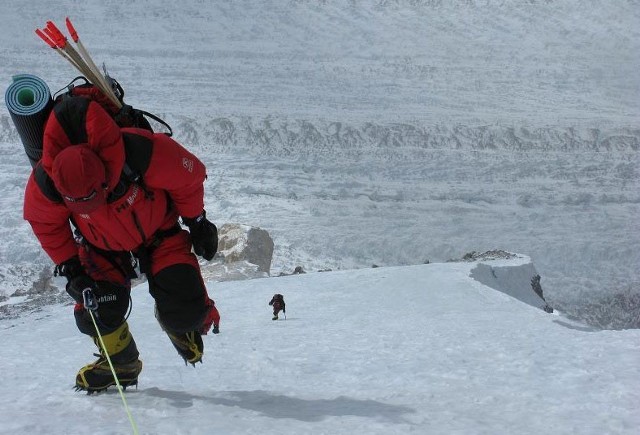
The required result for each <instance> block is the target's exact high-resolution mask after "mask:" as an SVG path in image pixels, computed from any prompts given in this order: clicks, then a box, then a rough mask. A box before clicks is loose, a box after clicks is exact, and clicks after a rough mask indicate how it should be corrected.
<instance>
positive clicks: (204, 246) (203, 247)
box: [182, 210, 218, 260]
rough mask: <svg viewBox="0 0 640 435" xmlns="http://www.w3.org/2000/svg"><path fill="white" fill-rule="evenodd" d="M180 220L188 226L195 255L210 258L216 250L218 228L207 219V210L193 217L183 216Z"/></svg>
mask: <svg viewBox="0 0 640 435" xmlns="http://www.w3.org/2000/svg"><path fill="white" fill-rule="evenodd" d="M182 222H184V224H185V225H186V226H188V227H189V232H190V233H191V243H192V244H193V251H194V252H195V253H196V255H200V256H201V257H204V259H205V260H211V259H212V258H213V256H214V255H216V252H217V251H218V228H216V226H215V225H214V224H213V223H211V222H209V221H208V220H207V212H206V211H204V210H202V213H200V214H199V215H198V216H196V217H194V218H185V217H183V218H182Z"/></svg>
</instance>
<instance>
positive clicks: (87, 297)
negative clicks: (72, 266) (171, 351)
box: [82, 287, 138, 435]
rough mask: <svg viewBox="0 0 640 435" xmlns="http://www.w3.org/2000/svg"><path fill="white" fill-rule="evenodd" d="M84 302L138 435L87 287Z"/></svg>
mask: <svg viewBox="0 0 640 435" xmlns="http://www.w3.org/2000/svg"><path fill="white" fill-rule="evenodd" d="M82 301H83V303H84V308H85V309H86V310H87V312H88V313H89V317H91V321H92V322H93V326H94V328H96V334H98V340H99V341H100V346H102V350H103V352H104V355H105V357H106V358H107V362H108V363H109V368H111V374H113V379H115V381H116V386H117V387H118V393H120V397H121V398H122V403H123V404H124V409H125V411H126V412H127V416H128V417H129V423H131V428H132V429H133V433H134V434H135V435H138V427H137V426H136V422H135V421H134V420H133V416H132V415H131V411H130V410H129V406H128V405H127V399H125V397H124V393H123V392H122V385H120V381H119V380H118V375H116V369H115V368H114V367H113V363H112V362H111V358H110V357H109V353H108V352H107V346H105V344H104V340H103V339H102V334H100V328H98V323H97V322H96V318H95V316H94V315H93V313H94V312H95V311H97V310H98V300H97V299H96V297H95V295H94V294H93V291H92V290H91V288H90V287H87V288H86V289H84V290H82Z"/></svg>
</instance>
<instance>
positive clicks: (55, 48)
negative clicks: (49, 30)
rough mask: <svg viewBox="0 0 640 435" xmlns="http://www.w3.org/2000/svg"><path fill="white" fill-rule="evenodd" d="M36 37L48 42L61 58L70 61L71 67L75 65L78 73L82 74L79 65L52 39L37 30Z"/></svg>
mask: <svg viewBox="0 0 640 435" xmlns="http://www.w3.org/2000/svg"><path fill="white" fill-rule="evenodd" d="M36 35H38V36H39V37H40V39H42V40H43V41H44V42H46V43H47V45H48V46H49V47H51V48H53V49H54V50H55V51H56V52H58V54H59V55H60V56H62V57H64V58H65V59H66V60H68V61H69V63H71V65H73V66H74V67H75V68H76V69H77V70H78V71H81V72H82V70H81V68H80V67H79V66H78V64H77V63H76V62H75V61H74V60H73V59H71V58H70V57H69V55H68V54H67V53H65V52H64V51H62V50H61V49H60V48H58V46H57V45H56V43H55V42H53V41H52V40H51V39H49V37H48V36H47V35H45V34H44V32H43V31H42V30H40V29H36Z"/></svg>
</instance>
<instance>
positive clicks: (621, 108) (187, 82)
mask: <svg viewBox="0 0 640 435" xmlns="http://www.w3.org/2000/svg"><path fill="white" fill-rule="evenodd" d="M67 15H69V16H71V18H72V19H73V20H74V23H75V24H76V27H77V29H78V31H79V33H80V36H81V38H82V39H83V41H84V43H85V45H86V46H87V47H88V49H89V51H90V52H91V53H92V54H93V56H94V58H95V59H96V60H97V61H98V62H106V64H107V66H108V68H109V70H110V71H111V73H112V74H113V75H114V76H115V77H116V78H117V79H118V80H119V81H120V82H121V83H122V85H123V86H124V88H125V90H126V93H127V96H126V100H127V102H128V103H130V104H132V105H134V106H137V107H141V108H144V109H146V110H149V111H152V112H154V113H157V114H159V115H161V116H163V117H164V119H165V120H166V121H168V122H169V123H170V124H171V125H172V126H173V127H174V130H175V137H176V139H178V140H179V141H181V142H183V143H184V144H185V145H187V146H188V147H189V148H190V149H192V150H193V151H194V152H195V153H196V154H197V155H199V156H200V157H201V158H202V159H203V160H204V161H205V162H206V163H207V165H208V168H209V180H208V182H207V185H206V195H207V198H206V203H207V211H208V215H209V216H210V217H211V218H212V219H213V220H214V221H215V222H216V223H218V224H223V223H227V222H229V223H240V224H244V225H250V226H258V227H261V228H264V229H266V230H268V231H269V233H270V234H271V236H272V237H273V239H274V242H275V245H276V246H275V252H274V261H273V264H272V275H273V276H275V275H278V274H279V273H281V272H286V273H290V272H291V271H293V270H294V268H295V267H296V266H302V267H303V268H304V269H305V270H307V271H315V270H321V269H329V268H330V269H333V270H338V269H342V270H340V271H337V272H330V273H313V274H307V275H303V276H291V277H282V278H269V279H260V280H251V281H239V282H223V283H214V282H209V287H210V288H211V290H212V293H213V295H214V297H215V298H216V300H217V303H218V305H219V307H220V309H221V311H222V315H223V326H222V333H221V334H220V335H218V336H210V337H207V338H206V346H207V351H206V358H205V363H204V364H203V365H202V366H198V367H197V368H196V369H192V368H190V367H188V368H185V367H184V366H182V365H181V361H180V360H179V358H178V357H177V356H176V355H175V351H174V350H173V349H172V347H171V345H170V344H169V342H168V340H167V339H166V337H164V335H163V333H162V332H161V331H160V328H159V327H158V326H157V325H156V323H155V321H154V319H153V314H152V311H153V308H152V301H151V299H150V297H149V295H148V294H147V292H146V288H145V285H141V286H139V287H137V288H136V289H135V290H134V310H133V313H132V315H131V318H130V322H131V327H132V330H133V332H134V334H135V336H136V339H137V341H138V344H139V347H140V349H141V351H142V358H143V360H144V363H145V368H144V371H143V373H142V375H141V378H140V382H141V384H140V388H139V389H138V390H132V391H129V392H128V393H127V397H128V403H129V405H130V407H131V408H132V412H133V415H134V418H135V420H136V422H137V424H138V426H139V428H140V432H141V433H149V434H156V433H174V434H182V433H194V434H196V433H296V434H299V433H384V434H389V433H464V434H468V433H486V434H496V433H525V434H526V433H531V434H534V433H550V434H555V433H567V434H569V433H571V434H573V433H581V434H602V433H623V434H624V433H629V434H635V433H638V432H639V429H640V419H639V417H638V413H637V409H638V403H640V401H639V397H638V391H640V389H639V388H638V387H639V386H640V385H639V382H640V376H639V375H640V374H639V373H638V361H639V359H638V357H639V355H640V354H639V352H638V351H639V349H638V343H639V342H640V341H639V340H638V330H637V329H636V330H626V331H610V330H608V331H602V330H598V329H597V328H594V327H590V326H585V324H584V323H578V322H575V321H573V320H569V319H568V318H567V317H565V316H564V315H549V314H547V313H544V312H543V311H542V310H540V309H538V308H534V307H531V306H529V305H526V304H524V303H522V299H524V297H521V298H520V300H516V299H513V298H511V297H509V296H506V295H504V294H503V293H500V292H498V291H496V289H497V290H501V291H505V290H509V288H505V286H504V282H493V281H492V280H491V276H493V275H489V274H487V273H480V272H487V269H486V268H485V267H484V266H481V267H480V269H479V271H477V272H476V275H474V276H475V277H476V279H477V280H474V279H472V278H471V277H470V275H471V274H472V270H473V269H474V268H477V267H478V264H477V263H476V262H465V263H446V264H428V265H416V264H420V263H423V262H425V261H427V260H429V261H431V262H443V261H446V260H448V259H450V258H461V257H462V256H463V255H464V254H466V253H469V252H471V251H478V252H484V251H487V250H492V249H504V250H508V251H511V252H522V253H525V254H528V255H529V256H530V257H531V258H532V259H533V263H534V264H535V270H537V272H538V273H540V275H541V276H542V280H541V284H542V287H543V289H544V294H545V297H546V298H547V300H548V301H549V302H550V303H551V305H552V306H554V308H560V309H561V311H562V312H564V313H568V314H571V315H574V316H578V317H579V318H580V319H582V321H583V322H588V323H589V324H590V325H595V326H597V327H598V328H601V327H604V328H625V327H635V328H638V326H639V325H640V277H639V275H638V265H639V264H640V231H638V230H639V228H638V214H639V212H640V193H639V192H640V171H639V170H638V168H639V167H640V166H639V163H640V162H639V158H638V150H639V149H640V129H639V128H638V121H639V120H640V99H638V95H639V93H640V92H639V91H640V76H639V75H638V71H639V70H640V56H639V55H638V53H640V34H639V33H640V28H639V27H638V26H637V23H638V22H640V7H638V3H637V1H634V0H563V1H543V0H528V1H515V0H514V1H504V0H500V1H498V0H496V1H493V0H451V1H440V0H371V1H364V0H362V1H360V0H326V1H313V0H308V1H305V0H290V1H289V0H260V1H258V0H233V1H231V0H216V1H210V2H207V1H198V0H182V1H180V2H176V1H174V0H130V1H127V2H121V1H117V0H57V1H55V2H51V1H49V0H20V1H17V0H6V1H2V2H0V36H1V39H0V78H2V77H4V79H3V80H4V83H5V84H6V86H8V85H9V83H10V81H11V79H10V78H11V76H12V75H15V74H20V73H25V72H26V73H32V74H35V75H38V76H40V77H42V78H43V79H45V80H46V82H47V83H48V84H49V86H50V88H51V89H52V91H54V92H55V91H56V90H58V89H60V88H62V87H63V86H65V85H66V84H67V83H68V82H69V81H70V79H71V78H73V77H74V76H75V71H74V70H73V69H72V68H70V67H69V66H67V65H66V64H65V63H64V61H63V60H62V59H61V58H60V57H59V56H57V55H56V54H55V53H54V52H52V51H50V50H49V49H48V48H46V47H45V46H44V45H43V44H42V42H41V41H40V40H39V39H38V38H37V37H36V36H35V34H33V30H34V29H35V28H36V27H41V26H43V25H44V23H45V22H46V21H47V20H50V19H53V20H54V21H55V22H57V23H58V24H62V22H63V20H64V17H65V16H67ZM0 81H1V80H0ZM29 170H30V167H29V164H28V161H27V158H26V156H25V155H24V153H23V151H22V147H21V145H20V142H19V138H18V136H17V133H16V131H15V129H14V128H13V126H12V124H11V120H10V118H9V115H8V113H7V111H6V108H5V107H4V105H2V104H0V222H2V225H0V242H1V243H0V344H1V346H2V352H0V369H2V373H3V375H4V376H3V381H2V389H1V391H2V393H0V431H1V432H2V433H8V434H9V433H10V434H15V433H47V434H49V433H74V434H75V433H91V434H111V433H130V427H129V424H128V422H127V419H126V415H125V414H124V411H123V410H122V407H121V403H120V399H119V397H118V395H117V394H114V393H113V392H112V393H108V394H104V395H101V396H97V397H96V396H92V397H87V396H85V395H82V394H78V393H75V392H73V391H72V390H71V389H70V388H69V387H70V385H71V384H72V382H73V378H74V375H75V372H76V370H77V369H78V368H79V367H80V366H82V365H83V364H85V363H87V362H88V361H89V357H90V352H91V346H92V345H91V343H90V341H89V340H88V339H87V338H86V337H83V336H81V335H80V334H79V333H78V332H77V331H76V329H75V325H74V323H73V319H72V315H71V306H69V298H68V296H66V294H65V293H64V292H63V291H61V290H60V289H61V282H59V281H51V270H52V264H51V263H50V261H49V260H48V258H47V257H46V255H45V254H44V253H43V252H42V250H41V249H40V248H39V246H38V243H37V241H36V240H35V238H34V237H33V236H32V234H31V230H30V228H29V226H28V225H27V224H26V223H25V222H24V221H23V220H22V213H21V208H22V194H23V190H24V185H25V182H26V179H27V176H28V173H29ZM509 261H515V260H505V262H506V263H504V264H500V265H498V264H497V263H494V264H493V266H492V270H494V272H495V271H497V272H508V270H509V266H510V263H509ZM517 261H521V260H517ZM372 264H377V265H381V266H387V267H381V268H377V269H371V268H370V266H371V265H372ZM408 265H413V266H408ZM389 266H395V267H389ZM397 266H405V267H397ZM494 266H495V268H494ZM511 266H513V263H511ZM519 266H520V267H522V264H519ZM525 266H526V265H525ZM527 267H529V266H527ZM530 267H533V265H530ZM505 268H506V269H505ZM351 269H357V270H351ZM207 276H208V277H209V276H211V275H207ZM498 276H503V275H502V274H501V273H496V277H498ZM505 276H509V273H506V275H505ZM518 277H519V278H520V280H519V281H518V280H514V282H516V281H518V282H520V281H522V279H523V276H522V275H518ZM527 278H528V276H527ZM480 281H482V282H484V283H486V284H488V285H491V286H492V288H489V287H486V286H485V285H483V284H481V282H480ZM525 281H526V280H525ZM276 291H278V292H282V293H284V294H285V297H286V299H287V306H288V307H289V318H288V319H287V320H286V321H278V322H271V320H270V311H269V307H268V306H267V302H268V301H269V299H270V298H271V296H272V295H273V293H275V292H276ZM515 296H517V295H515Z"/></svg>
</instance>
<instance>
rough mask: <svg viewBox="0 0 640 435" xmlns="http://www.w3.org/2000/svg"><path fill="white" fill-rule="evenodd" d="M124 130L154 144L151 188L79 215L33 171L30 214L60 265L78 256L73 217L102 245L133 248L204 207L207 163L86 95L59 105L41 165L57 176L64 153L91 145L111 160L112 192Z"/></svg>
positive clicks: (147, 182) (135, 188)
mask: <svg viewBox="0 0 640 435" xmlns="http://www.w3.org/2000/svg"><path fill="white" fill-rule="evenodd" d="M77 98H80V97H77ZM71 100H76V99H71ZM123 133H128V134H133V135H139V136H142V137H144V138H147V139H148V140H149V141H150V142H151V144H152V147H151V155H150V159H149V161H148V168H147V169H146V172H144V174H143V182H144V186H145V188H146V190H147V192H145V191H144V190H143V189H142V188H141V187H140V186H139V185H137V184H131V185H130V186H129V187H128V190H127V192H126V193H125V194H124V195H122V196H121V197H120V198H119V199H117V200H115V201H113V202H109V203H107V204H105V205H103V206H101V207H100V208H98V209H97V210H95V211H93V212H91V213H89V214H75V213H72V212H71V211H70V210H69V209H68V208H67V206H66V205H65V204H64V202H55V201H52V200H50V199H48V198H47V196H46V195H45V194H44V193H43V191H42V189H41V187H40V186H39V185H38V183H37V182H36V179H35V175H34V174H35V171H34V172H32V174H31V176H30V178H29V181H28V183H27V187H26V192H25V201H24V218H25V219H26V220H27V221H29V223H30V224H31V227H32V228H33V231H34V233H35V235H36V237H37V238H38V240H39V241H40V243H41V245H42V247H43V248H44V250H45V251H46V252H47V254H48V255H49V256H50V257H51V259H52V260H53V262H54V263H55V264H60V263H62V262H64V261H66V260H68V259H69V258H71V257H72V256H75V255H77V254H78V248H77V245H76V244H75V242H74V238H73V234H72V231H71V226H70V220H69V219H70V218H73V220H74V222H75V224H76V225H77V227H78V229H79V230H80V232H81V233H82V235H83V236H84V237H85V239H87V241H89V242H90V243H91V244H93V245H95V246H97V247H98V248H101V249H105V250H110V251H131V250H134V249H136V248H137V247H139V246H140V245H142V244H144V243H145V242H146V241H147V240H148V239H149V238H151V236H152V235H153V234H154V233H155V232H156V231H158V230H163V229H168V228H171V227H172V226H174V225H175V224H176V222H177V219H178V216H183V217H187V218H192V217H195V216H197V215H198V214H200V213H201V212H202V210H203V208H204V186H203V182H204V180H205V178H206V170H205V167H204V165H203V164H202V162H201V161H200V160H198V159H197V158H196V157H195V156H194V155H193V154H191V153H190V152H189V151H187V150H186V149H185V148H184V147H182V146H181V145H180V144H178V143H177V142H175V141H174V140H172V139H171V138H169V137H168V136H166V135H164V134H154V133H151V132H149V131H147V130H142V129H135V128H127V129H121V128H120V127H118V126H117V125H116V124H115V122H114V121H113V120H112V119H111V117H110V116H109V115H108V114H107V113H106V112H105V111H104V109H102V107H100V105H99V104H97V103H95V102H88V100H86V99H78V100H76V101H71V102H68V103H65V104H62V103H60V104H58V105H56V107H55V108H54V111H53V112H52V113H51V116H50V117H49V119H48V121H47V124H46V127H45V133H44V145H43V156H42V160H41V161H40V164H41V165H42V168H43V169H44V171H45V172H46V173H47V174H48V175H49V177H51V176H52V167H53V162H54V160H55V157H56V155H57V154H58V153H60V151H61V150H63V149H65V148H66V147H70V146H84V147H89V148H90V149H91V150H92V151H93V152H94V153H96V154H97V155H98V156H99V157H100V159H101V160H102V162H103V163H104V165H105V169H106V178H107V180H106V186H105V188H106V189H107V190H108V191H112V190H113V189H114V188H115V187H116V186H117V185H118V182H119V179H120V175H121V172H122V170H123V166H124V162H125V146H124V141H123ZM149 193H150V194H149Z"/></svg>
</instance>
